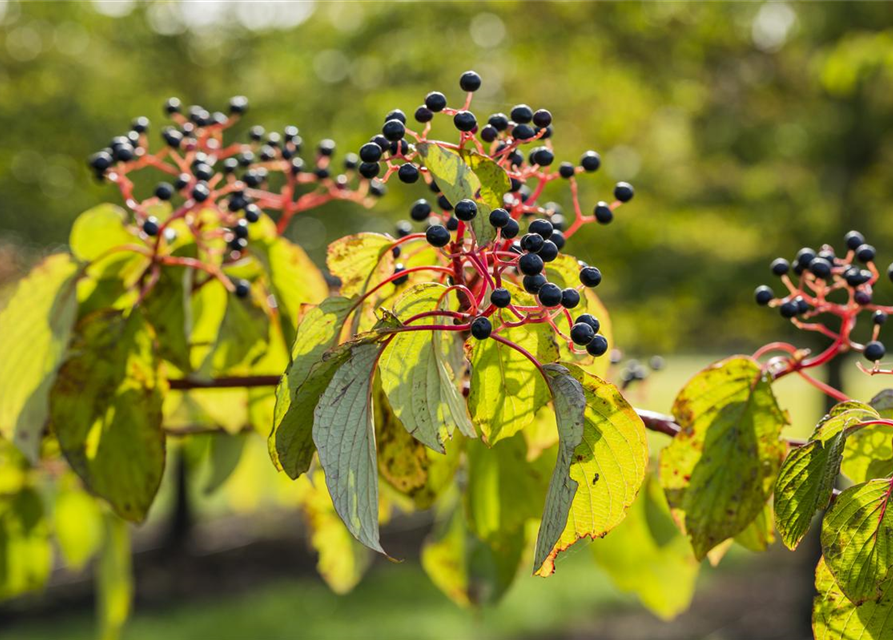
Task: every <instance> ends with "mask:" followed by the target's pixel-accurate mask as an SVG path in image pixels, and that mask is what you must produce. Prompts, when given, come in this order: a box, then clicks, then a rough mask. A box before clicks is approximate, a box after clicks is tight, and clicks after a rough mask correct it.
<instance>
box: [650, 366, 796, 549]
mask: <svg viewBox="0 0 893 640" xmlns="http://www.w3.org/2000/svg"><path fill="white" fill-rule="evenodd" d="M673 414H674V416H675V417H676V421H677V422H678V423H679V425H680V426H681V427H682V429H681V431H680V432H679V434H677V435H676V437H675V438H673V441H672V442H671V443H670V445H669V446H667V447H666V448H665V449H664V450H663V452H662V453H661V457H660V482H661V486H662V487H663V488H664V491H665V492H666V494H667V502H669V504H670V507H671V508H672V511H673V517H674V518H675V519H676V522H677V523H678V524H679V526H680V527H681V528H682V529H683V531H684V532H685V533H686V534H687V535H688V537H689V538H690V540H691V544H692V548H693V549H694V551H695V557H697V558H698V559H703V558H704V557H705V556H706V555H707V552H708V551H710V550H711V549H712V548H713V547H715V546H716V545H718V544H720V543H721V542H723V541H725V540H726V539H728V538H731V537H734V536H735V535H737V534H738V533H740V532H741V531H743V530H744V529H745V528H746V527H747V526H748V525H749V524H750V523H751V522H752V521H753V519H754V518H756V517H757V515H759V513H760V511H761V510H762V509H763V505H765V504H766V501H767V500H768V498H769V496H770V495H771V494H772V488H773V486H774V485H775V479H776V476H777V474H778V468H779V465H780V464H781V460H782V458H783V456H784V453H785V448H786V445H785V443H784V441H782V440H781V429H782V427H783V426H784V425H785V424H787V422H788V420H787V416H786V414H785V413H784V412H782V410H781V409H779V407H778V403H777V402H776V400H775V396H774V395H773V393H772V388H771V386H770V381H769V379H768V377H767V376H766V375H764V374H763V373H762V371H761V369H760V365H759V363H758V362H756V361H755V360H753V359H751V358H748V357H744V356H735V357H732V358H729V359H727V360H723V361H721V362H718V363H716V364H714V365H712V366H710V367H708V368H707V369H705V370H704V371H702V372H700V373H699V374H697V375H695V377H694V378H692V379H691V380H690V381H689V382H688V384H687V385H686V386H685V387H684V388H683V389H682V391H681V392H680V393H679V395H678V396H677V398H676V402H675V404H674V405H673Z"/></svg>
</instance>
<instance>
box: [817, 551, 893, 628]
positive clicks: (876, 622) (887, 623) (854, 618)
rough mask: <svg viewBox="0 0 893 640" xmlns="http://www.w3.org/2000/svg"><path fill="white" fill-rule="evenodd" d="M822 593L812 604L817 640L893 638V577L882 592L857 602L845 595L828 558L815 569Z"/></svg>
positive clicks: (881, 589)
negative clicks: (875, 597)
mask: <svg viewBox="0 0 893 640" xmlns="http://www.w3.org/2000/svg"><path fill="white" fill-rule="evenodd" d="M815 588H816V591H817V592H818V595H817V596H816V597H815V599H814V600H813V605H812V630H813V634H814V636H815V640H887V638H890V637H893V577H890V578H887V580H886V581H885V582H884V583H883V584H882V585H881V588H880V592H881V595H880V597H879V598H877V599H876V600H869V601H867V602H864V603H862V604H860V605H855V604H853V603H852V602H850V600H849V599H848V598H847V597H846V596H845V595H844V594H843V592H842V591H841V590H840V586H839V585H838V584H837V581H836V580H835V579H834V575H833V574H832V573H831V571H830V570H829V569H828V565H827V564H826V562H825V559H824V558H822V559H821V560H819V564H818V566H817V567H816V570H815Z"/></svg>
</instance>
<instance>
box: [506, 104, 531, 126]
mask: <svg viewBox="0 0 893 640" xmlns="http://www.w3.org/2000/svg"><path fill="white" fill-rule="evenodd" d="M511 116H512V120H514V121H515V122H517V123H518V124H528V123H530V122H532V121H533V109H531V108H530V107H528V106H527V105H526V104H519V105H515V106H514V107H512V111H511Z"/></svg>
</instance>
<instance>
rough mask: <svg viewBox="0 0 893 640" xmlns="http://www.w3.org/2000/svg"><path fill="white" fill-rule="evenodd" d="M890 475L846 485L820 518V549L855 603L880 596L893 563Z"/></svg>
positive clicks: (842, 589)
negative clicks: (848, 486)
mask: <svg viewBox="0 0 893 640" xmlns="http://www.w3.org/2000/svg"><path fill="white" fill-rule="evenodd" d="M891 492H893V480H891V479H889V478H886V479H884V480H871V481H869V482H865V483H863V484H857V485H855V486H852V487H850V488H848V489H845V490H844V491H843V492H842V493H841V494H840V495H839V496H837V499H836V500H835V501H834V504H833V505H831V508H830V509H829V510H828V512H827V513H826V514H825V518H824V519H823V520H822V552H823V553H824V556H825V562H826V564H827V565H828V569H829V570H830V571H831V573H832V574H834V577H835V578H836V579H837V584H838V585H839V586H840V590H841V591H843V593H844V594H846V597H847V598H849V599H850V600H851V601H852V602H853V604H861V603H863V602H865V601H866V600H873V599H876V598H878V597H880V596H881V586H882V583H883V582H884V581H885V580H886V579H887V577H888V576H890V575H891V572H890V568H891V567H893V509H891V508H889V507H890V494H891Z"/></svg>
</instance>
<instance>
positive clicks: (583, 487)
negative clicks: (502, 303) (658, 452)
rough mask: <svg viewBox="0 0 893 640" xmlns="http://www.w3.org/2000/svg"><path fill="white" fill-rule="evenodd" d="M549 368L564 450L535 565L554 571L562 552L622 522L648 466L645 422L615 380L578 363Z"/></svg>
mask: <svg viewBox="0 0 893 640" xmlns="http://www.w3.org/2000/svg"><path fill="white" fill-rule="evenodd" d="M545 369H546V373H547V375H548V376H549V387H550V389H551V390H552V394H553V398H554V402H555V413H556V418H557V423H558V433H559V444H558V449H559V452H558V461H557V462H556V464H555V470H554V471H553V473H552V480H551V482H550V484H549V493H548V495H547V497H546V506H545V509H544V512H543V519H542V524H541V525H540V532H539V535H538V536H537V541H536V556H535V560H534V572H535V573H536V574H537V575H541V576H548V575H551V574H552V573H553V572H554V571H555V558H556V557H557V555H558V554H559V553H560V552H562V551H564V550H566V549H567V548H569V547H570V546H571V545H572V544H574V543H575V542H576V541H577V540H579V539H581V538H584V537H590V538H598V537H603V536H604V535H605V534H607V533H608V532H609V531H611V530H612V529H613V528H614V527H616V526H617V525H618V524H620V522H621V521H622V520H623V518H624V517H625V516H626V511H627V509H628V508H629V506H630V505H631V504H632V503H633V500H635V498H636V494H637V493H638V492H639V487H641V485H642V482H643V480H644V479H645V471H646V469H647V466H648V446H647V443H646V440H645V425H644V424H643V423H642V420H641V418H639V416H638V414H636V412H635V410H634V409H633V408H632V407H631V406H630V405H629V404H628V403H627V402H626V400H624V398H623V396H622V395H620V392H619V391H618V390H617V388H616V387H615V386H614V385H612V384H609V383H607V382H605V381H604V380H601V379H600V378H597V377H596V376H594V375H592V374H590V373H587V372H585V371H583V370H582V369H580V368H579V367H577V366H575V365H571V364H566V365H565V366H561V365H547V366H546V368H545ZM581 411H582V416H581Z"/></svg>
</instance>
